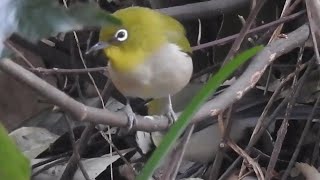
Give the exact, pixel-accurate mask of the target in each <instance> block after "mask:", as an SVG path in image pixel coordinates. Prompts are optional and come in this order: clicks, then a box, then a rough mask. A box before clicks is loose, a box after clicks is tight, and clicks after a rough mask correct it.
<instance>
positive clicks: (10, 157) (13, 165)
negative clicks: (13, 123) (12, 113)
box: [0, 124, 31, 180]
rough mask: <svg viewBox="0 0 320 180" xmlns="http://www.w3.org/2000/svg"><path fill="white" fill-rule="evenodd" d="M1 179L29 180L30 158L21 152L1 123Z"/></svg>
mask: <svg viewBox="0 0 320 180" xmlns="http://www.w3.org/2000/svg"><path fill="white" fill-rule="evenodd" d="M0 144H1V147H0V179H3V180H5V179H8V180H9V179H12V180H13V179H14V180H29V179H30V177H31V168H30V163H29V160H28V159H27V158H26V157H25V156H24V155H23V154H22V153H21V152H20V150H19V149H18V148H17V147H16V145H15V143H14V142H13V141H12V139H10V137H9V136H8V133H7V132H6V130H5V128H4V127H3V126H2V125H1V124H0Z"/></svg>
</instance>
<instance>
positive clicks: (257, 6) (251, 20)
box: [223, 0, 266, 64]
mask: <svg viewBox="0 0 320 180" xmlns="http://www.w3.org/2000/svg"><path fill="white" fill-rule="evenodd" d="M265 2H266V0H260V1H257V3H256V4H255V6H254V8H253V9H252V10H251V12H250V14H249V16H248V18H247V20H246V22H245V24H244V26H243V27H242V28H241V30H240V32H239V36H238V37H237V39H236V40H235V41H234V42H233V44H232V46H231V48H230V50H229V52H228V54H227V56H226V57H225V59H224V61H223V64H225V63H227V62H228V61H229V60H230V59H231V57H233V56H234V55H235V54H236V53H237V52H238V51H239V49H240V46H241V44H242V41H243V40H244V38H245V36H246V34H248V31H249V29H250V27H251V25H252V24H253V23H254V21H255V19H256V17H257V15H258V13H259V12H260V9H261V8H262V6H263V5H264V3H265Z"/></svg>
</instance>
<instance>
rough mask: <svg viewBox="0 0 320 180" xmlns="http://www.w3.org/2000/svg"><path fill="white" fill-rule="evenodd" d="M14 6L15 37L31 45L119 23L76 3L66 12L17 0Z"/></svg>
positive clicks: (48, 3) (41, 1) (37, 0)
mask: <svg viewBox="0 0 320 180" xmlns="http://www.w3.org/2000/svg"><path fill="white" fill-rule="evenodd" d="M18 2H19V3H17V11H16V12H17V14H16V17H17V20H18V27H17V33H18V34H19V35H21V36H22V37H24V38H26V39H28V40H31V41H36V40H39V39H41V38H44V37H48V36H51V35H55V34H57V33H59V32H69V31H72V30H79V29H83V28H84V27H93V26H94V27H100V26H108V25H120V24H121V22H120V20H118V19H117V18H115V17H114V16H112V15H110V14H109V13H107V12H105V11H103V10H102V9H100V8H99V7H98V6H95V5H94V4H81V3H78V4H75V5H72V6H70V7H69V8H68V9H67V8H65V7H64V6H62V5H59V4H58V3H57V1H52V0H19V1H18Z"/></svg>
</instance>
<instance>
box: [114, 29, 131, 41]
mask: <svg viewBox="0 0 320 180" xmlns="http://www.w3.org/2000/svg"><path fill="white" fill-rule="evenodd" d="M114 37H115V38H116V39H117V40H118V41H121V42H122V41H125V40H127V39H128V31H127V30H125V29H119V30H118V31H117V32H116V34H115V35H114Z"/></svg>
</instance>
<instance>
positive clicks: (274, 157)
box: [266, 46, 310, 180]
mask: <svg viewBox="0 0 320 180" xmlns="http://www.w3.org/2000/svg"><path fill="white" fill-rule="evenodd" d="M303 52H304V46H302V47H301V48H300V51H299V57H298V60H297V67H296V70H295V77H294V79H293V83H292V91H291V93H290V94H291V99H290V101H289V103H288V105H287V109H286V113H285V118H284V119H283V121H282V124H281V126H280V129H279V130H278V133H277V139H276V142H275V144H274V149H273V151H272V154H271V158H270V161H269V164H268V168H267V172H266V180H269V179H271V178H272V172H273V169H274V167H275V165H276V163H277V161H278V156H279V154H280V150H281V147H282V143H283V141H284V138H285V136H286V134H287V127H288V121H289V116H290V114H291V111H292V107H293V106H294V104H295V102H296V97H297V96H298V94H299V92H300V90H301V88H302V84H303V83H304V81H305V80H306V78H307V75H308V72H309V71H310V68H308V69H309V71H306V72H305V73H304V74H303V76H302V77H301V79H300V81H299V83H298V75H299V70H298V69H299V66H300V65H301V62H302V56H303Z"/></svg>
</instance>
